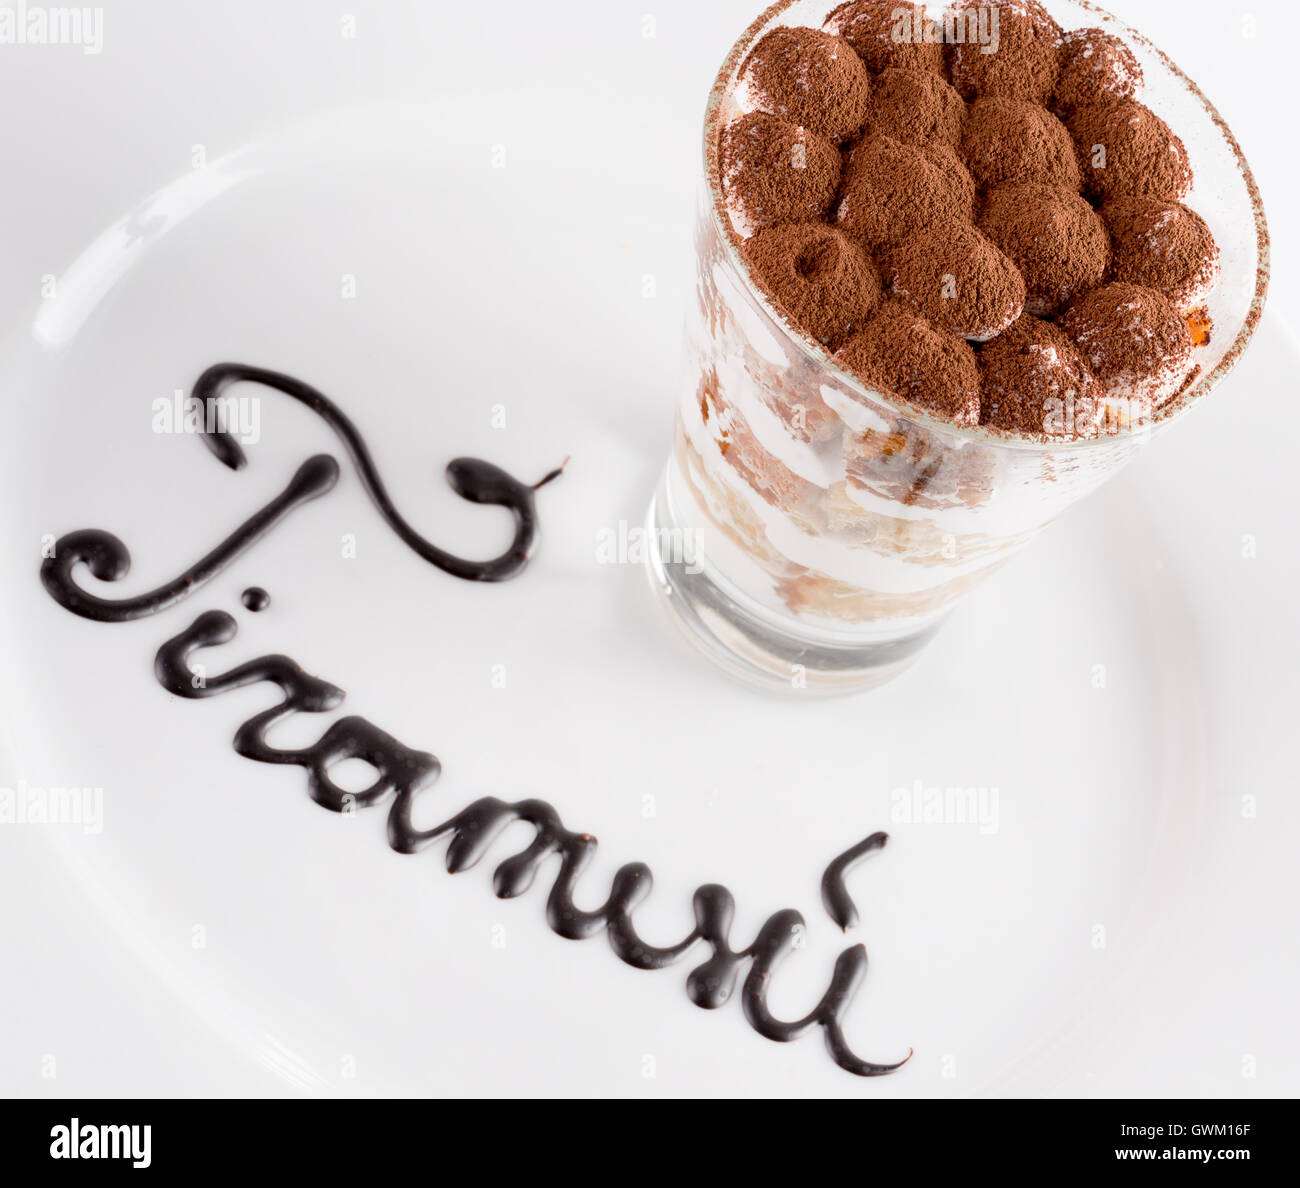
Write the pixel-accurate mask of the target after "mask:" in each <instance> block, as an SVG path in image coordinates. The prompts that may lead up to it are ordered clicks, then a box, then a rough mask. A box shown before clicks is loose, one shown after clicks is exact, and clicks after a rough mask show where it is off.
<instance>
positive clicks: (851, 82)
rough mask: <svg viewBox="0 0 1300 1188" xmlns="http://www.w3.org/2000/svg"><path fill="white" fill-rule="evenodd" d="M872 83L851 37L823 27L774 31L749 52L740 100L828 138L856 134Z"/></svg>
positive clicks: (758, 109)
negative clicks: (853, 46) (823, 29)
mask: <svg viewBox="0 0 1300 1188" xmlns="http://www.w3.org/2000/svg"><path fill="white" fill-rule="evenodd" d="M870 97H871V81H870V77H869V76H868V74H867V68H866V67H865V66H864V65H863V64H862V59H861V58H859V57H858V55H857V54H856V53H854V51H853V48H852V46H850V45H849V43H848V42H847V41H844V40H843V39H841V38H839V37H835V36H832V35H831V34H830V33H826V32H823V31H822V30H821V29H774V30H773V31H772V32H771V33H769V34H768V35H767V36H766V37H764V38H763V40H762V41H760V42H759V43H758V45H756V46H755V47H754V49H753V51H752V52H751V53H750V55H749V59H748V61H746V63H745V67H744V70H743V71H742V73H741V77H740V87H739V91H738V98H739V100H740V102H741V105H742V106H743V107H745V108H746V109H747V110H749V111H766V112H768V113H769V114H771V115H776V116H780V117H781V118H782V119H783V120H789V121H790V122H791V123H793V124H799V125H800V126H802V127H804V128H811V129H812V130H813V131H814V132H819V133H821V135H823V136H825V137H827V138H829V139H830V140H834V141H840V140H845V139H847V138H848V137H849V136H852V135H853V134H854V133H855V132H857V131H858V129H859V128H861V127H862V121H863V120H864V119H865V118H866V114H867V102H868V100H869V99H870Z"/></svg>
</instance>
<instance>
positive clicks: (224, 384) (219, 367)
mask: <svg viewBox="0 0 1300 1188" xmlns="http://www.w3.org/2000/svg"><path fill="white" fill-rule="evenodd" d="M241 381H248V382H250V383H255V384H261V385H262V386H263V387H267V388H274V389H275V390H276V391H277V392H283V393H284V394H285V395H286V396H292V397H293V399H294V400H297V401H298V402H299V403H301V404H305V405H306V406H307V407H308V408H310V409H311V410H312V411H313V412H314V413H316V415H317V416H319V417H320V418H321V420H323V421H324V422H325V423H326V424H327V425H328V426H329V427H330V428H331V429H333V430H334V432H335V434H336V435H337V436H338V438H339V440H340V441H341V442H342V443H343V445H344V448H345V449H346V450H347V452H348V456H349V457H350V458H351V459H352V463H353V465H354V466H355V467H356V468H357V474H358V475H359V476H360V478H361V484H362V486H364V487H365V489H366V493H367V494H368V495H369V496H370V498H371V500H372V501H373V502H374V505H375V507H376V508H378V510H379V514H380V515H381V516H383V517H384V520H385V521H386V522H387V524H388V526H389V527H390V528H391V529H392V530H393V531H394V532H395V533H397V535H398V537H400V538H401V540H402V541H403V542H404V543H405V544H406V546H407V547H408V548H410V549H411V550H412V551H413V552H415V553H418V554H419V555H420V556H421V557H423V558H424V559H425V560H426V561H427V562H429V564H430V565H436V566H437V567H438V568H439V569H441V570H444V571H445V572H447V573H449V574H451V575H452V576H453V577H458V578H464V579H465V580H466V581H472V582H503V581H506V580H507V579H508V578H512V577H515V576H516V575H518V574H519V573H521V572H522V571H523V569H524V566H526V565H527V564H528V562H529V559H530V558H531V557H532V555H533V550H534V548H535V547H536V544H537V506H536V501H535V499H534V494H535V492H536V491H537V490H538V489H540V488H541V487H544V486H545V485H546V484H547V483H549V482H550V481H551V480H552V479H555V478H558V477H559V475H560V474H561V472H562V471H563V469H564V467H563V466H561V467H558V468H557V469H555V470H552V471H551V472H550V474H548V475H547V476H546V477H545V478H543V479H542V480H541V481H540V482H538V483H536V484H534V485H533V486H531V487H530V486H528V485H526V484H524V483H521V482H520V481H519V480H518V479H517V478H514V477H513V476H512V475H509V474H507V473H506V472H505V471H504V470H502V469H501V468H500V467H499V466H493V465H492V463H490V462H484V461H482V460H481V459H479V458H456V459H454V460H453V461H452V462H450V463H448V465H447V482H448V483H449V484H450V486H451V489H452V490H453V491H455V492H456V494H457V495H459V496H460V497H461V498H462V499H467V500H469V501H470V502H471V503H490V504H496V505H498V506H500V507H506V508H509V509H510V511H511V513H512V514H513V515H514V518H515V538H514V541H513V542H512V543H511V545H510V547H509V548H508V549H507V550H506V551H505V552H504V553H502V554H501V555H500V556H499V557H495V558H493V559H492V560H490V561H466V560H465V559H464V558H463V557H457V556H454V555H453V554H451V553H448V552H445V551H444V550H443V549H440V548H438V547H437V545H433V544H430V543H429V542H428V541H427V540H425V539H424V537H422V536H421V535H420V534H419V533H418V532H416V531H415V529H414V528H412V527H411V526H410V524H408V523H407V522H406V520H405V519H404V518H403V517H402V514H401V513H400V512H399V511H398V510H397V507H396V505H395V504H394V503H393V500H392V498H391V496H390V495H389V494H388V488H387V487H385V486H384V480H383V479H382V478H381V477H380V476H379V470H378V468H377V467H376V466H375V463H374V459H373V458H371V456H370V450H369V448H368V447H367V446H366V443H365V440H364V439H363V438H362V436H361V434H360V432H358V430H357V427H356V426H355V425H354V424H353V423H352V421H351V420H350V419H349V418H348V417H347V415H346V414H345V413H344V412H343V410H342V409H340V408H339V407H338V406H337V405H336V404H335V403H334V402H333V401H332V400H330V399H329V398H328V397H327V396H326V395H325V394H324V393H323V392H318V391H317V390H316V389H315V388H313V387H312V386H311V385H310V384H305V383H303V382H302V380H299V379H294V378H293V376H290V375H282V374H281V373H280V372H278V371H268V370H267V369H266V368H264V367H250V366H248V365H247V364H245V363H217V364H214V365H213V366H212V367H209V368H208V369H207V371H205V372H204V373H203V374H202V375H201V376H199V379H198V382H197V383H196V384H195V385H194V392H193V396H192V399H194V400H196V401H198V402H199V403H200V404H201V405H202V406H203V416H202V417H200V418H199V420H200V425H201V426H202V430H201V431H202V433H203V441H204V443H205V444H206V445H207V447H208V449H210V450H211V451H212V452H213V453H214V454H215V455H216V456H217V457H218V458H219V459H220V460H221V461H222V462H224V463H225V464H226V465H227V466H229V467H230V468H231V469H232V470H240V469H242V468H243V467H244V466H245V465H246V463H247V458H246V457H245V455H244V450H243V447H242V446H241V445H240V444H239V442H237V441H236V440H235V439H234V437H232V436H231V434H230V433H229V432H228V431H227V430H225V429H221V428H217V429H215V430H213V431H212V432H208V431H207V426H208V425H209V424H216V425H219V424H220V421H219V419H215V418H211V417H210V414H211V413H212V412H213V409H212V408H211V406H212V405H213V404H215V402H216V401H217V400H218V399H219V398H220V396H221V393H222V392H224V391H225V389H226V388H228V387H229V386H230V385H231V384H234V383H239V382H241Z"/></svg>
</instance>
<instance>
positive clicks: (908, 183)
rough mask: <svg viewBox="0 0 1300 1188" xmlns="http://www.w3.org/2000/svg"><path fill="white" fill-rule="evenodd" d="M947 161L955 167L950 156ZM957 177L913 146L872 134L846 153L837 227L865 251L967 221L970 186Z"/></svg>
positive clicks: (969, 212) (955, 173) (969, 205)
mask: <svg viewBox="0 0 1300 1188" xmlns="http://www.w3.org/2000/svg"><path fill="white" fill-rule="evenodd" d="M938 160H940V161H942V160H943V158H942V157H940V158H938ZM951 164H953V165H957V167H958V169H960V163H959V162H957V161H956V160H955V158H954V159H953V160H952V162H951ZM963 172H964V171H963ZM959 179H960V174H959V173H957V172H956V171H955V170H951V169H947V170H945V169H942V168H941V167H940V166H939V165H938V164H936V158H935V157H933V156H931V155H929V154H927V153H926V152H925V151H924V150H922V149H919V148H917V147H916V146H914V145H910V144H899V143H898V141H896V140H891V139H890V138H889V137H887V136H872V137H869V138H868V139H866V140H863V141H862V142H861V143H859V144H858V145H857V146H856V147H855V148H854V149H853V151H852V153H851V154H850V155H849V161H848V165H847V167H846V168H845V170H844V184H843V188H842V189H841V192H840V204H839V209H838V211H837V215H836V218H837V220H838V223H839V226H840V228H841V230H843V231H845V232H846V233H847V234H848V235H850V236H851V237H852V238H854V239H855V240H857V241H858V243H859V244H860V245H861V246H862V248H863V250H864V251H868V252H870V251H873V250H876V249H879V248H881V247H883V246H885V245H888V244H891V243H898V242H900V241H901V240H904V239H907V238H909V237H912V236H915V235H917V234H919V233H920V232H921V231H923V230H924V229H925V228H926V227H928V226H930V225H931V224H933V223H937V222H944V221H948V220H952V219H959V220H960V219H969V218H970V216H971V200H972V197H973V190H967V189H966V188H965V186H963V185H962V184H960V180H959Z"/></svg>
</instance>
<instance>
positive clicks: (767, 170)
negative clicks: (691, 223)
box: [655, 0, 1264, 685]
mask: <svg viewBox="0 0 1300 1188" xmlns="http://www.w3.org/2000/svg"><path fill="white" fill-rule="evenodd" d="M1049 8H1051V9H1057V10H1063V9H1064V10H1068V11H1069V12H1070V13H1072V14H1079V13H1084V14H1087V15H1090V16H1091V17H1092V18H1093V23H1094V24H1096V23H1098V22H1101V23H1108V27H1107V28H1102V27H1093V26H1092V25H1090V26H1089V27H1080V28H1063V27H1062V24H1061V23H1058V20H1057V19H1056V18H1055V17H1054V16H1053V15H1052V12H1051V11H1049ZM810 14H811V15H812V16H814V17H816V18H820V19H819V20H818V21H817V22H816V24H815V26H814V23H813V22H812V21H810V20H809V16H810ZM1138 44H1139V39H1136V35H1132V34H1129V32H1128V31H1127V30H1125V29H1124V28H1123V27H1122V26H1119V25H1118V24H1117V23H1115V22H1113V21H1112V20H1111V18H1109V17H1107V16H1106V15H1105V14H1103V13H1100V12H1099V11H1098V10H1095V9H1091V8H1090V7H1089V6H1082V5H1079V4H1077V3H1075V2H1074V0H1061V2H1059V3H1055V4H1050V5H1044V4H1041V3H1038V2H1036V0H1003V2H1002V3H999V4H996V5H990V4H983V3H979V2H978V0H958V2H957V3H955V4H953V5H951V6H950V7H948V8H946V9H942V10H936V8H935V6H933V5H924V4H906V3H902V2H901V0H850V2H849V3H844V4H840V5H839V6H837V7H832V6H830V5H826V6H825V7H821V8H819V7H818V6H817V5H816V4H812V3H808V2H807V0H800V2H799V3H791V2H790V0H786V2H785V3H781V4H778V5H777V6H776V7H775V8H774V9H772V10H769V12H768V13H767V14H765V16H764V17H763V18H761V19H760V20H759V21H758V22H757V23H756V25H755V26H754V27H753V28H752V29H751V30H750V31H749V33H748V34H747V35H746V37H744V38H742V40H741V42H740V43H739V44H738V46H737V47H736V50H735V51H733V55H732V57H731V59H729V60H728V62H727V63H726V64H725V65H724V68H723V71H722V74H721V75H720V77H719V83H718V86H717V87H716V88H715V93H714V96H713V101H712V102H711V104H710V108H709V119H708V124H707V127H706V161H707V176H706V185H705V201H704V204H703V209H702V212H701V217H700V222H699V233H698V250H699V259H700V285H699V317H698V319H697V320H696V322H695V325H694V328H693V332H692V336H691V347H692V356H693V359H692V362H693V370H692V375H691V379H690V383H689V385H688V390H687V392H686V395H685V398H684V400H683V403H682V407H681V412H680V416H679V418H678V432H677V441H676V446H675V452H674V462H673V464H672V465H671V466H670V467H669V472H668V476H667V478H666V480H665V487H664V489H663V491H661V494H660V497H659V498H658V500H657V501H656V509H655V515H656V523H655V527H656V530H657V531H658V532H659V533H660V534H662V533H663V532H664V531H672V530H677V531H686V532H688V533H689V534H690V536H691V537H692V541H691V543H692V545H693V548H694V554H695V555H694V560H695V562H696V564H695V566H694V568H695V569H696V570H697V571H700V572H702V573H704V574H705V575H706V576H705V578H704V579H703V580H704V581H705V582H707V583H708V584H710V586H711V587H712V589H713V593H712V595H711V596H710V597H708V598H705V599H703V601H706V602H708V603H709V604H710V607H709V611H708V615H709V617H710V618H711V619H712V620H713V624H712V625H711V626H706V627H705V628H704V631H703V633H704V634H710V635H713V636H715V637H719V636H721V635H722V634H723V633H722V632H721V631H720V630H719V628H718V626H717V620H718V618H719V617H721V618H730V619H731V620H732V622H731V628H733V629H734V630H731V631H730V632H729V635H728V638H729V642H727V643H725V644H724V645H723V646H724V647H726V648H729V649H730V650H732V651H733V652H739V653H745V654H746V658H745V659H742V661H741V665H740V666H741V667H742V668H746V669H753V668H755V667H757V668H758V669H762V670H764V671H765V672H767V673H768V674H769V675H774V676H777V677H778V678H780V677H781V676H782V669H783V667H785V666H786V661H787V660H791V657H798V656H801V655H807V656H809V657H811V658H812V660H811V663H812V664H813V666H814V667H815V666H816V664H817V663H818V662H819V660H818V658H817V656H816V652H817V648H818V646H820V644H825V645H826V647H827V648H828V649H829V652H828V655H829V654H830V653H834V652H835V651H836V649H837V648H839V649H841V650H844V649H847V650H846V651H844V654H843V655H840V656H839V657H838V658H834V657H832V658H831V659H829V660H828V661H827V663H828V664H829V666H830V667H832V668H836V669H837V670H838V671H839V674H840V676H841V677H843V678H844V679H843V680H840V681H839V683H840V684H842V685H852V684H861V683H864V679H865V680H866V683H872V682H871V681H870V680H869V679H867V674H866V670H869V669H872V668H874V667H876V666H879V665H883V666H885V667H888V666H890V665H894V664H895V662H896V661H899V660H902V659H904V658H905V656H906V655H907V654H909V653H910V652H914V651H915V650H916V647H919V646H920V643H921V642H923V641H924V639H925V638H928V633H929V630H930V629H931V628H932V627H933V626H934V625H935V624H936V623H937V621H938V619H939V618H940V617H941V616H942V614H943V612H944V611H945V610H947V609H948V608H949V607H950V606H951V604H952V603H953V601H954V600H955V599H956V598H957V597H958V596H960V595H961V594H962V593H964V592H965V591H966V590H968V589H970V588H971V586H972V585H974V584H975V583H976V582H977V581H978V580H979V579H981V578H982V577H984V576H985V575H986V574H987V573H989V572H990V571H991V570H992V569H993V568H994V567H995V566H996V565H998V564H999V563H1000V562H1002V561H1003V560H1005V559H1006V558H1007V557H1008V556H1009V555H1010V554H1011V553H1012V552H1013V551H1014V550H1015V549H1016V548H1017V547H1018V546H1020V545H1022V544H1023V543H1025V542H1026V541H1027V540H1028V539H1029V538H1030V537H1032V536H1033V535H1034V534H1035V533H1036V532H1037V531H1039V530H1040V529H1041V528H1042V527H1043V526H1044V525H1045V524H1047V523H1048V522H1050V521H1051V520H1052V519H1053V518H1055V517H1056V516H1057V515H1058V514H1059V513H1060V512H1061V511H1062V510H1064V508H1066V507H1067V506H1068V505H1070V504H1071V503H1073V502H1075V501H1076V500H1078V499H1079V498H1080V497H1081V496H1083V495H1084V494H1086V493H1088V492H1089V491H1091V490H1092V489H1094V488H1095V487H1097V486H1098V485H1100V484H1101V483H1102V482H1103V481H1104V480H1105V479H1106V478H1108V477H1109V476H1110V475H1111V474H1113V473H1114V472H1115V471H1116V470H1117V469H1118V468H1119V467H1120V466H1121V465H1122V464H1123V463H1124V462H1125V461H1126V460H1127V459H1128V458H1129V457H1130V456H1131V455H1132V454H1133V453H1134V451H1135V450H1136V449H1137V448H1138V447H1139V445H1140V444H1141V443H1142V442H1143V441H1144V440H1145V439H1146V437H1147V436H1148V434H1149V431H1150V429H1151V428H1152V427H1153V426H1155V425H1157V424H1159V423H1160V422H1161V421H1163V420H1165V419H1167V418H1168V416H1169V415H1170V413H1171V412H1172V411H1173V409H1174V408H1175V407H1176V406H1178V405H1180V403H1182V404H1185V403H1186V398H1187V396H1188V394H1189V393H1190V391H1191V390H1192V389H1193V388H1194V387H1195V386H1196V382H1197V380H1198V378H1200V377H1202V376H1203V375H1205V373H1206V368H1205V366H1204V365H1203V363H1202V359H1203V358H1205V356H1206V352H1207V348H1208V347H1209V344H1210V343H1211V341H1212V339H1213V336H1214V334H1215V333H1216V328H1215V325H1214V322H1215V319H1214V317H1213V316H1212V314H1211V311H1210V308H1209V305H1210V299H1211V296H1212V294H1214V292H1215V288H1216V285H1217V284H1218V282H1219V277H1220V254H1219V246H1218V245H1217V244H1216V240H1215V235H1214V233H1213V232H1212V231H1211V228H1210V225H1209V223H1208V222H1207V220H1206V219H1205V218H1204V217H1202V215H1201V214H1199V213H1198V212H1197V210H1196V209H1195V194H1194V190H1195V186H1196V171H1195V169H1194V167H1193V161H1192V157H1191V156H1190V155H1189V152H1188V149H1187V147H1186V145H1185V144H1184V142H1183V140H1182V139H1180V137H1179V135H1178V133H1177V131H1176V130H1175V129H1173V128H1171V127H1170V125H1169V124H1168V123H1167V122H1166V121H1165V120H1164V119H1162V118H1161V116H1160V115H1158V114H1157V113H1156V111H1154V110H1153V109H1152V108H1151V107H1148V106H1146V105H1145V104H1144V101H1143V100H1144V95H1145V94H1146V91H1145V87H1144V82H1145V80H1144V69H1143V65H1142V61H1141V60H1140V58H1139V54H1138V52H1136V51H1135V45H1138ZM1150 54H1154V51H1148V60H1150V56H1149V55H1150ZM1154 61H1155V69H1156V70H1159V71H1160V74H1161V82H1162V84H1163V85H1164V86H1165V88H1166V89H1168V88H1169V87H1170V86H1171V85H1172V86H1173V87H1177V88H1180V89H1181V91H1182V93H1183V96H1184V101H1185V99H1186V95H1187V93H1188V92H1190V93H1192V94H1194V95H1196V96H1197V97H1198V98H1199V93H1197V92H1195V88H1194V87H1193V86H1192V85H1191V84H1190V83H1188V82H1187V81H1186V80H1185V79H1182V78H1181V76H1178V75H1177V71H1176V68H1175V67H1173V66H1172V64H1169V63H1168V62H1167V61H1166V60H1164V59H1162V58H1160V57H1159V56H1158V54H1156V55H1155V58H1154ZM1202 103H1203V100H1202ZM1204 107H1205V108H1206V109H1207V110H1209V111H1211V112H1212V109H1210V108H1209V107H1208V104H1204ZM1203 119H1204V116H1203V115H1202V120H1203ZM1222 138H1226V139H1227V141H1228V148H1227V149H1225V146H1224V145H1223V144H1222V143H1220V144H1218V145H1216V146H1215V147H1216V149H1217V151H1218V152H1219V154H1220V156H1223V155H1225V154H1226V153H1227V152H1229V151H1235V144H1232V142H1231V140H1230V137H1229V136H1227V134H1226V132H1225V133H1222V134H1221V139H1222ZM1235 164H1236V165H1237V166H1238V168H1239V172H1238V175H1237V177H1238V181H1237V184H1238V187H1239V188H1242V189H1244V190H1245V191H1246V192H1248V193H1249V194H1254V193H1255V191H1254V188H1253V181H1251V179H1250V177H1249V173H1248V171H1247V170H1246V168H1245V163H1244V161H1241V160H1240V158H1239V154H1238V156H1237V158H1236V161H1235ZM1256 222H1257V225H1258V229H1259V236H1260V244H1261V247H1262V245H1263V243H1264V231H1263V223H1262V213H1260V212H1258V211H1257V212H1256ZM1252 230H1253V228H1252ZM1260 272H1261V275H1262V266H1261V268H1260ZM1253 279H1254V278H1253V277H1252V283H1253ZM1251 296H1254V297H1256V298H1257V299H1260V300H1262V289H1261V291H1260V292H1259V293H1256V292H1254V290H1253V289H1252V291H1251V292H1250V293H1248V294H1247V297H1251ZM1234 300H1236V295H1234ZM1239 304H1241V305H1242V306H1243V308H1244V304H1245V303H1244V302H1239ZM1251 308H1252V310H1253V313H1252V316H1251V322H1252V324H1253V317H1254V316H1255V315H1257V310H1255V309H1254V307H1253V306H1252V307H1251ZM1238 312H1239V313H1240V312H1241V311H1238ZM1243 316H1244V315H1243ZM1239 320H1240V319H1239ZM1238 329H1241V327H1240V326H1233V327H1232V330H1234V331H1236V330H1238ZM1248 336H1249V335H1248V328H1247V330H1245V331H1243V336H1242V338H1241V342H1242V345H1244V338H1245V337H1248ZM1205 362H1207V363H1209V367H1210V369H1213V370H1215V373H1216V375H1217V374H1218V373H1219V372H1220V371H1221V370H1223V369H1222V368H1219V367H1218V364H1219V362H1220V360H1219V359H1216V360H1214V361H1210V360H1209V359H1208V358H1205ZM661 553H662V541H661ZM659 577H660V579H661V582H662V583H663V584H665V585H666V586H668V587H670V588H672V592H673V593H676V594H677V595H678V599H677V601H678V603H679V609H680V607H681V604H682V603H683V602H684V601H690V597H691V596H690V595H689V593H688V595H687V597H686V598H683V597H682V595H683V590H682V589H681V588H680V582H679V581H676V580H674V575H671V574H668V575H665V574H664V573H662V572H661V573H660V574H659ZM695 585H696V590H697V591H698V589H699V587H700V581H698V580H697V581H696V583H695ZM738 623H739V626H738V625H737V624H738ZM695 627H696V633H697V634H700V633H701V631H700V623H699V622H698V621H697V622H696V623H695ZM801 641H802V643H806V644H808V647H807V648H803V647H801V646H800V645H801ZM908 641H912V642H913V643H915V645H916V647H910V646H909V644H908ZM881 644H887V645H889V648H888V649H886V651H885V652H884V653H881V652H880V648H879V645H881ZM873 648H874V649H875V654H874V658H873V656H871V655H868V654H867V653H869V652H871V650H872V649H873ZM864 649H865V651H864ZM791 666H793V667H796V668H797V667H799V664H798V662H797V661H792V662H791ZM751 675H752V674H751ZM879 675H881V674H879V673H877V674H876V676H879Z"/></svg>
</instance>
